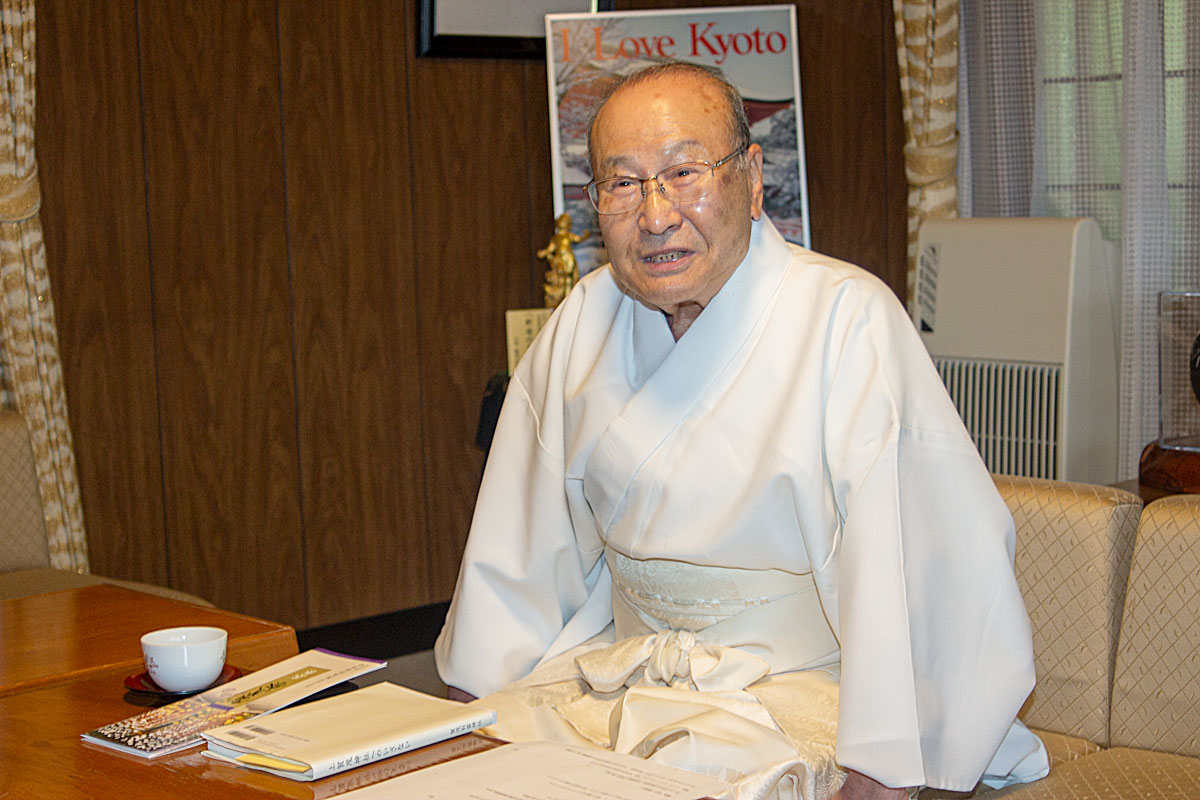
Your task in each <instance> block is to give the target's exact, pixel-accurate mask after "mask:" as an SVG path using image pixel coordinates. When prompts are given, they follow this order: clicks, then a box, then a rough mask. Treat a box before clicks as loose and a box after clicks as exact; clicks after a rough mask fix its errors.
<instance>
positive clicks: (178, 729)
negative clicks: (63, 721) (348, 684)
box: [82, 649, 387, 758]
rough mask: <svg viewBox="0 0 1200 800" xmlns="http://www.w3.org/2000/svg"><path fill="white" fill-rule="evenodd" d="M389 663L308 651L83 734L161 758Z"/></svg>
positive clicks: (115, 747) (131, 750)
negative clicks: (211, 732) (221, 729)
mask: <svg viewBox="0 0 1200 800" xmlns="http://www.w3.org/2000/svg"><path fill="white" fill-rule="evenodd" d="M386 663H387V662H386V661H377V660H375V659H366V658H358V657H356V656H347V655H343V654H341V653H334V652H332V651H329V650H319V649H318V650H306V651H305V652H303V653H300V654H298V655H295V656H292V657H291V658H287V659H284V660H283V661H280V662H279V663H277V664H272V665H271V666H269V667H264V668H263V669H260V670H258V671H256V672H252V673H250V674H249V675H245V676H243V677H241V678H238V679H237V680H233V681H230V682H229V683H226V684H222V685H221V686H217V687H215V688H213V689H209V690H208V691H205V692H202V693H201V694H198V695H195V696H193V697H186V698H184V699H182V700H178V701H176V702H174V703H171V704H169V705H165V706H162V707H161V708H155V709H152V710H150V711H146V712H143V713H141V714H137V715H135V716H132V717H129V718H127V719H123V720H120V721H118V722H113V723H110V724H108V725H104V726H102V727H100V728H96V729H95V730H90V731H88V732H87V733H84V734H82V738H83V739H84V740H85V741H88V742H93V743H95V744H99V745H103V746H104V747H111V748H113V749H115V750H120V751H122V752H125V753H131V754H133V755H136V756H141V757H143V758H157V757H159V756H164V755H167V754H168V753H174V752H176V751H178V750H183V749H185V748H187V747H191V746H193V745H196V744H199V743H200V742H202V741H203V739H202V737H201V734H202V733H203V732H204V731H207V730H211V729H213V728H218V727H221V726H224V725H231V724H233V723H235V722H241V721H242V720H247V719H252V718H254V717H258V716H261V715H263V714H268V713H270V712H272V711H275V710H276V709H280V708H283V707H284V706H287V705H291V704H292V703H295V702H296V701H297V700H302V699H303V698H305V697H308V696H310V695H313V694H316V693H317V692H319V691H321V690H323V689H326V688H328V687H330V686H334V685H336V684H339V683H342V682H343V681H347V680H350V679H351V678H355V677H358V676H359V675H364V674H366V673H368V672H372V671H374V670H377V669H380V668H381V667H383V666H384V665H385V664H386Z"/></svg>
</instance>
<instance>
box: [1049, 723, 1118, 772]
mask: <svg viewBox="0 0 1200 800" xmlns="http://www.w3.org/2000/svg"><path fill="white" fill-rule="evenodd" d="M1032 730H1033V732H1034V733H1036V734H1037V735H1038V738H1039V739H1041V740H1042V743H1043V744H1045V745H1046V754H1047V755H1048V756H1050V769H1051V770H1053V769H1055V768H1056V767H1058V765H1059V764H1065V763H1067V762H1068V761H1074V760H1075V759H1077V758H1083V757H1084V756H1090V755H1091V754H1092V753H1099V752H1100V751H1101V750H1102V749H1103V748H1102V747H1100V745H1098V744H1096V743H1095V742H1093V741H1090V740H1088V739H1081V738H1080V737H1078V736H1067V735H1066V734H1062V733H1055V732H1053V731H1042V730H1037V729H1036V728H1035V729H1032Z"/></svg>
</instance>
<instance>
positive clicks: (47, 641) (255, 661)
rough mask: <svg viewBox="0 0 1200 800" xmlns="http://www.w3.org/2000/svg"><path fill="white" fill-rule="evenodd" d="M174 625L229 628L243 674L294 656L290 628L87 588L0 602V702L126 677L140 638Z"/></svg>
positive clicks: (232, 656) (230, 655) (232, 655)
mask: <svg viewBox="0 0 1200 800" xmlns="http://www.w3.org/2000/svg"><path fill="white" fill-rule="evenodd" d="M177 625H213V626H216V627H218V628H224V629H225V630H227V631H228V632H229V644H228V650H227V656H226V660H227V661H228V663H230V664H232V665H233V666H235V667H240V668H242V669H257V668H259V667H263V666H266V665H267V664H273V663H275V662H276V661H280V660H282V659H284V658H287V657H288V656H292V655H295V654H296V652H297V647H296V632H295V631H294V630H292V628H291V627H290V626H288V625H281V624H278V623H274V622H266V621H264V620H260V619H255V618H253V617H247V616H244V615H242V614H234V613H232V612H229V611H220V610H218V609H215V608H207V607H205V606H197V605H193V604H191V603H184V602H180V601H178V600H171V599H169V598H166V597H159V596H157V595H151V594H144V593H142V592H135V591H133V590H131V589H125V588H122V587H119V586H108V585H102V586H85V587H82V588H79V589H67V590H65V591H61V592H50V593H48V594H39V595H33V596H30V597H22V598H17V599H14V600H4V601H0V697H3V696H5V695H9V694H13V693H16V692H23V691H28V690H30V689H35V688H40V687H44V686H50V685H54V684H59V683H66V682H71V681H76V680H80V679H82V678H86V677H88V676H90V675H94V674H99V673H120V674H121V678H124V677H125V675H128V674H130V673H131V672H133V671H135V670H138V669H140V666H141V664H142V649H141V642H140V639H141V636H142V634H143V633H147V632H148V631H152V630H156V629H158V628H170V627H174V626H177ZM0 774H3V773H0ZM2 789H3V786H2V781H0V790H2ZM0 797H3V795H2V794H0Z"/></svg>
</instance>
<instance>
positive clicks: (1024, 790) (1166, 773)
mask: <svg viewBox="0 0 1200 800" xmlns="http://www.w3.org/2000/svg"><path fill="white" fill-rule="evenodd" d="M1198 797H1200V759H1196V758H1191V757H1189V756H1177V755H1172V754H1170V753H1156V752H1154V751H1151V750H1131V749H1128V748H1124V747H1115V748H1113V749H1111V750H1104V751H1102V752H1099V753H1095V754H1094V755H1090V756H1086V757H1084V758H1077V759H1075V760H1074V761H1070V762H1067V763H1066V764H1062V765H1060V766H1058V767H1055V768H1052V769H1051V770H1050V774H1049V775H1048V776H1046V777H1045V778H1042V779H1041V780H1040V781H1034V782H1033V783H1025V784H1018V785H1016V786H1009V787H1008V788H1005V789H1001V790H999V791H997V792H993V793H992V794H991V795H989V800H992V798H994V799H995V800H1196V798H1198Z"/></svg>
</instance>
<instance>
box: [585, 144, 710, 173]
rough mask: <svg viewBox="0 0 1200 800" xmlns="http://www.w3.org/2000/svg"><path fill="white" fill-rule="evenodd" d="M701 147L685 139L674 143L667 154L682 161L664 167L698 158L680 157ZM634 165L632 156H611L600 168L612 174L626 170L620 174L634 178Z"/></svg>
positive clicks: (672, 162) (601, 163)
mask: <svg viewBox="0 0 1200 800" xmlns="http://www.w3.org/2000/svg"><path fill="white" fill-rule="evenodd" d="M700 146H701V142H700V141H698V140H696V139H684V140H683V141H679V142H675V143H673V144H672V145H671V147H670V148H669V149H668V150H667V152H668V153H674V154H676V155H675V158H679V159H681V160H680V161H674V160H672V161H671V163H670V164H664V165H663V167H664V168H666V167H671V166H674V165H675V164H680V163H683V162H684V161H689V160H693V159H695V158H698V157H699V156H691V155H679V152H680V151H686V150H693V151H694V149H695V148H698V147H700ZM632 163H633V159H632V158H631V157H630V156H626V155H617V156H610V157H608V158H606V159H604V160H603V161H601V162H600V164H599V165H598V166H599V167H600V171H601V172H611V171H614V170H625V172H621V173H619V174H620V175H630V176H632V175H633V166H632ZM634 177H636V176H634Z"/></svg>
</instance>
